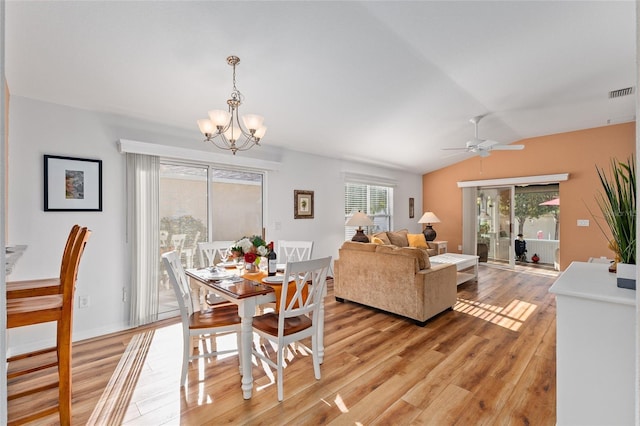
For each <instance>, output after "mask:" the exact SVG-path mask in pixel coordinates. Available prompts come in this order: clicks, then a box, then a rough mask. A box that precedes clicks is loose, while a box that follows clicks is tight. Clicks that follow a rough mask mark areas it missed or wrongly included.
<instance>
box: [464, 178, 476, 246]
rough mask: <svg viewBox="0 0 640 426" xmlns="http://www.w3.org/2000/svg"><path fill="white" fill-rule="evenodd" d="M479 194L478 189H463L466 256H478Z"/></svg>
mask: <svg viewBox="0 0 640 426" xmlns="http://www.w3.org/2000/svg"><path fill="white" fill-rule="evenodd" d="M477 194H478V190H477V188H476V187H466V188H462V253H464V254H474V255H475V254H477V253H476V251H477V244H476V240H477V230H476V222H477V218H478V216H477V215H478V212H477V204H476V198H477V196H478V195H477Z"/></svg>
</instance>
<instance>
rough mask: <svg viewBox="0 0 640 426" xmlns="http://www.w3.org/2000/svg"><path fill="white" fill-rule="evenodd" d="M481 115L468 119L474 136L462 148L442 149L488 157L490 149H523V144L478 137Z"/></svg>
mask: <svg viewBox="0 0 640 426" xmlns="http://www.w3.org/2000/svg"><path fill="white" fill-rule="evenodd" d="M483 117H484V115H478V116H476V117H473V118H472V119H471V120H469V121H470V122H472V123H473V125H474V127H475V136H474V138H473V139H471V140H469V141H467V143H466V146H465V147H464V148H443V150H449V151H465V152H473V153H475V154H478V155H479V156H480V157H488V156H489V154H490V153H491V151H517V150H521V149H524V145H503V144H501V143H499V142H496V141H492V140H489V139H480V138H479V137H478V123H479V122H480V120H482V118H483Z"/></svg>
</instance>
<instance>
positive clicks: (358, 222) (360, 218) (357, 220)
mask: <svg viewBox="0 0 640 426" xmlns="http://www.w3.org/2000/svg"><path fill="white" fill-rule="evenodd" d="M345 225H347V226H373V221H372V220H371V219H369V216H367V215H366V214H364V213H362V212H361V211H358V212H357V213H354V214H353V216H351V217H350V218H349V219H348V220H347V223H346V224H345Z"/></svg>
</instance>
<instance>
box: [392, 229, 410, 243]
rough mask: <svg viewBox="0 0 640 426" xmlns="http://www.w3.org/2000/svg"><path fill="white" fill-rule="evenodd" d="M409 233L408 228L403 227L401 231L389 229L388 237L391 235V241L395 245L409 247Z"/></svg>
mask: <svg viewBox="0 0 640 426" xmlns="http://www.w3.org/2000/svg"><path fill="white" fill-rule="evenodd" d="M408 234H409V231H407V230H406V229H402V230H400V231H393V232H391V231H388V232H387V237H389V241H390V242H391V244H393V245H394V246H398V247H409V239H408V238H407V235H408Z"/></svg>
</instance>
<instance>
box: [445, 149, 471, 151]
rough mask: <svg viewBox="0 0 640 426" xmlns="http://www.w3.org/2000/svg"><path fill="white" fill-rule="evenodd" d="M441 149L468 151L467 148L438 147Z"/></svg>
mask: <svg viewBox="0 0 640 426" xmlns="http://www.w3.org/2000/svg"><path fill="white" fill-rule="evenodd" d="M440 149H441V150H442V151H468V149H467V148H440Z"/></svg>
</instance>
